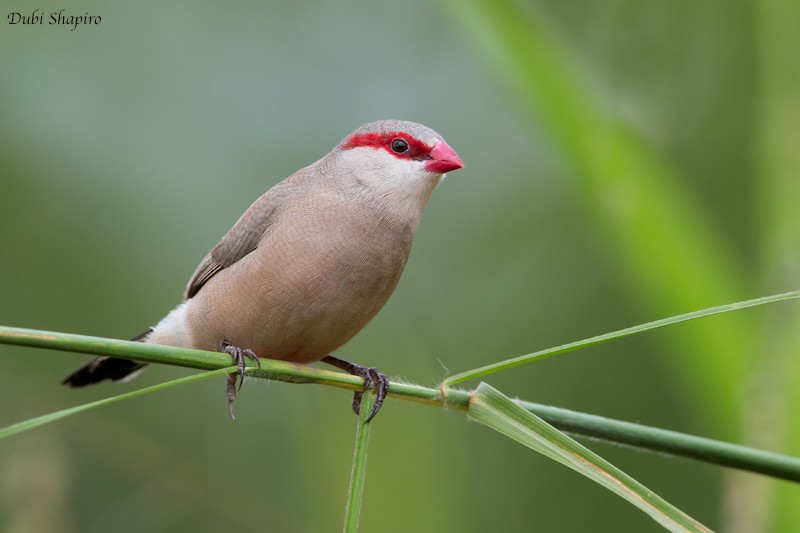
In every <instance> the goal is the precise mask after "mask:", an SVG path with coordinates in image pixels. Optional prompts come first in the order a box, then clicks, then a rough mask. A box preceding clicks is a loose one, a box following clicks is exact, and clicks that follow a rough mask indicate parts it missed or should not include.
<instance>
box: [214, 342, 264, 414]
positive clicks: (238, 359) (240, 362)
mask: <svg viewBox="0 0 800 533" xmlns="http://www.w3.org/2000/svg"><path fill="white" fill-rule="evenodd" d="M222 351H223V352H225V353H226V354H228V355H230V356H231V358H232V359H233V363H234V364H235V365H236V366H237V367H239V372H236V373H234V374H228V387H227V388H228V412H229V413H230V415H231V418H232V419H233V420H236V417H235V416H233V402H234V401H235V400H236V390H237V389H236V380H237V378H241V380H240V381H239V390H241V388H242V385H243V384H244V369H245V358H248V359H252V360H253V361H255V362H256V365H258V367H259V368H261V361H259V360H258V356H257V355H256V354H255V352H253V350H249V349H242V348H239V347H238V346H231V345H230V344H228V343H227V342H223V343H222Z"/></svg>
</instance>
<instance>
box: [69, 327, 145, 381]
mask: <svg viewBox="0 0 800 533" xmlns="http://www.w3.org/2000/svg"><path fill="white" fill-rule="evenodd" d="M152 331H153V330H152V329H148V330H147V331H145V332H144V333H141V334H140V335H137V336H136V337H134V338H133V339H131V340H133V341H142V340H144V339H145V338H146V337H147V336H148V335H149V334H150V333H151V332H152ZM146 366H147V363H139V362H137V361H131V360H129V359H117V358H114V357H98V358H96V359H94V360H92V361H90V362H88V363H87V364H85V365H83V366H82V367H80V368H79V369H77V370H76V371H75V372H73V373H72V374H70V375H69V376H67V377H66V378H64V381H62V382H61V383H62V384H63V385H69V386H70V387H84V386H86V385H91V384H92V383H98V382H100V381H103V380H106V379H110V380H112V381H122V380H125V379H133V378H134V377H136V376H137V375H138V373H139V372H141V371H142V369H144V367H146Z"/></svg>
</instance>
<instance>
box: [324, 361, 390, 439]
mask: <svg viewBox="0 0 800 533" xmlns="http://www.w3.org/2000/svg"><path fill="white" fill-rule="evenodd" d="M322 362H324V363H328V364H329V365H333V366H335V367H336V368H339V369H341V370H344V371H345V372H348V373H350V374H353V375H354V376H359V377H360V378H362V379H363V380H364V388H363V389H362V390H357V391H355V392H354V393H353V411H354V412H355V413H356V414H357V415H358V414H361V399H362V398H363V397H364V393H365V392H366V391H368V390H369V389H370V388H372V387H374V388H375V405H374V406H373V407H372V412H371V413H370V414H369V416H368V417H367V420H366V421H365V423H366V422H369V421H370V420H372V419H373V418H375V415H377V414H378V410H380V408H381V406H382V405H383V400H384V399H385V398H386V394H387V393H388V392H389V378H388V377H386V374H383V373H381V372H378V369H376V368H372V367H366V366H361V365H357V364H355V363H351V362H350V361H345V360H344V359H339V358H338V357H335V356H333V355H328V356H326V357H323V358H322Z"/></svg>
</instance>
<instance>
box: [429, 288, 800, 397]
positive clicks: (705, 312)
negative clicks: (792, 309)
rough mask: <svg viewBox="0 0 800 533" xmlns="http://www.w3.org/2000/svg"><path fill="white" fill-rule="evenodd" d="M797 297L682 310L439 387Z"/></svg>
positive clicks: (463, 374)
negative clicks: (598, 345)
mask: <svg viewBox="0 0 800 533" xmlns="http://www.w3.org/2000/svg"><path fill="white" fill-rule="evenodd" d="M799 297H800V291H790V292H784V293H781V294H774V295H772V296H764V297H762V298H755V299H753V300H745V301H743V302H736V303H732V304H727V305H720V306H718V307H710V308H708V309H701V310H700V311H693V312H691V313H685V314H683V315H677V316H673V317H669V318H662V319H661V320H656V321H653V322H647V323H645V324H640V325H638V326H633V327H630V328H625V329H620V330H617V331H612V332H611V333H605V334H603V335H597V336H596V337H590V338H588V339H583V340H580V341H576V342H571V343H569V344H562V345H561V346H556V347H554V348H548V349H546V350H540V351H538V352H533V353H529V354H527V355H520V356H519V357H514V358H512V359H506V360H504V361H499V362H497V363H492V364H490V365H485V366H482V367H479V368H475V369H473V370H467V371H465V372H460V373H458V374H455V375H453V376H450V377H449V378H447V379H445V380H444V381H443V382H442V387H447V386H450V385H453V384H455V383H460V382H462V381H466V380H468V379H473V378H478V377H482V376H486V375H488V374H493V373H495V372H499V371H501V370H506V369H508V368H514V367H516V366H520V365H524V364H525V363H530V362H531V361H534V360H537V359H546V358H548V357H553V356H554V355H560V354H563V353H567V352H572V351H575V350H579V349H581V348H587V347H589V346H595V345H597V344H602V343H604V342H608V341H611V340H615V339H621V338H623V337H629V336H631V335H635V334H637V333H642V332H644V331H649V330H652V329H658V328H663V327H665V326H671V325H672V324H678V323H680V322H688V321H689V320H696V319H698V318H704V317H707V316H712V315H719V314H722V313H729V312H731V311H738V310H740V309H747V308H749V307H756V306H759V305H766V304H770V303H774V302H780V301H782V300H790V299H792V298H799Z"/></svg>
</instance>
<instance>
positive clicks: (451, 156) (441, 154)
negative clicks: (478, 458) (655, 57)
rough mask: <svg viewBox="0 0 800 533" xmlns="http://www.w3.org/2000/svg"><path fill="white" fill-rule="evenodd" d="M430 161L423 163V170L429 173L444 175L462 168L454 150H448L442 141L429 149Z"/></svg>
mask: <svg viewBox="0 0 800 533" xmlns="http://www.w3.org/2000/svg"><path fill="white" fill-rule="evenodd" d="M430 156H431V159H429V160H428V161H426V162H425V170H428V171H430V172H438V173H440V174H444V173H445V172H450V171H451V170H457V169H459V168H463V167H464V163H462V162H461V158H460V157H458V154H457V153H456V151H455V150H453V149H452V148H450V145H448V144H447V143H446V142H444V140H441V141H439V142H437V143H436V144H435V145H434V147H433V148H432V149H431V153H430Z"/></svg>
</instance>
